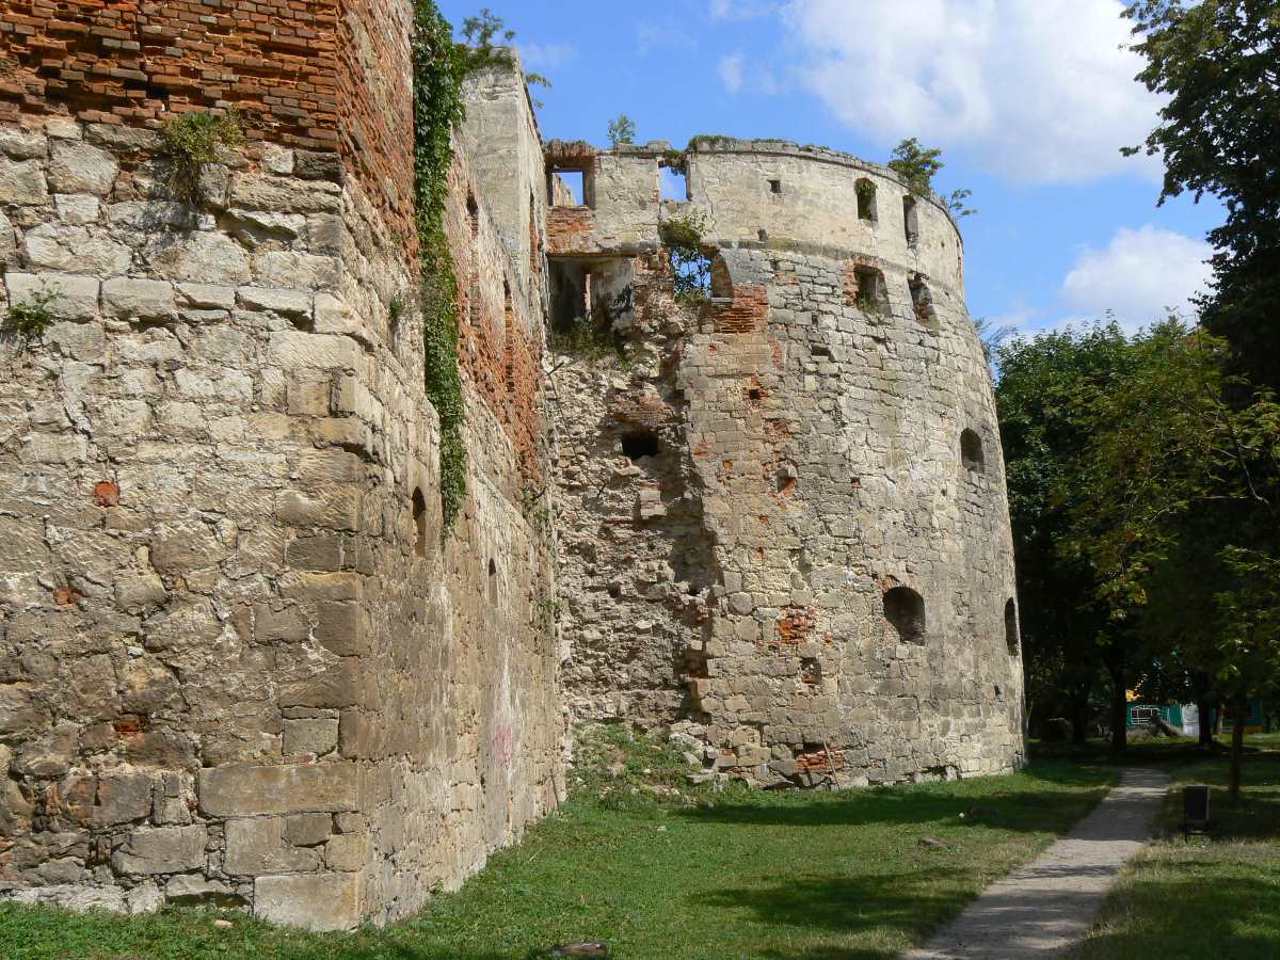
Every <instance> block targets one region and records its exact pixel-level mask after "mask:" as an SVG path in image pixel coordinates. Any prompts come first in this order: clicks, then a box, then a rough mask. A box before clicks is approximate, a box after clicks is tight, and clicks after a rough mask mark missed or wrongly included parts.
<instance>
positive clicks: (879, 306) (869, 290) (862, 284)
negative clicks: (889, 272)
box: [853, 267, 889, 313]
mask: <svg viewBox="0 0 1280 960" xmlns="http://www.w3.org/2000/svg"><path fill="white" fill-rule="evenodd" d="M853 274H854V277H855V278H856V279H857V282H858V292H857V295H856V297H855V298H854V299H855V302H856V303H857V305H858V309H860V310H862V311H864V312H867V313H884V312H886V311H887V310H888V309H889V291H888V288H887V287H886V285H885V282H884V274H883V273H881V272H880V271H879V270H877V269H876V268H875V267H856V268H854V271H853Z"/></svg>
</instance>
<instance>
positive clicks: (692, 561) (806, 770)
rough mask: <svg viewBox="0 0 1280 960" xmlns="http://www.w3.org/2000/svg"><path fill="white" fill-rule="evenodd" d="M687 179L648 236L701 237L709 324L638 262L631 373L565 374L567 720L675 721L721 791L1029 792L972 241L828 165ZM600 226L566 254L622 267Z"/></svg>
mask: <svg viewBox="0 0 1280 960" xmlns="http://www.w3.org/2000/svg"><path fill="white" fill-rule="evenodd" d="M553 148H554V145H553ZM613 159H614V158H612V157H611V156H609V155H605V156H602V157H600V158H599V160H598V163H597V169H606V168H608V167H609V166H610V164H611V163H612V161H613ZM657 162H658V161H657V156H656V155H655V156H653V158H652V159H651V160H650V163H651V164H652V166H653V167H654V168H655V171H656V165H657ZM688 164H689V171H690V173H689V176H690V192H691V195H692V200H691V202H690V203H688V204H670V203H663V204H661V205H654V206H651V207H650V208H649V210H648V213H647V216H648V218H649V220H650V222H651V223H653V224H654V228H653V230H654V233H656V224H657V222H658V220H659V219H660V218H661V217H664V216H681V215H683V214H685V213H687V212H689V211H696V212H697V213H698V214H699V215H701V216H702V217H703V218H705V220H706V222H707V224H708V227H707V230H706V232H705V234H704V236H705V237H706V238H707V240H708V242H709V243H710V244H711V245H712V246H715V247H718V248H719V252H718V254H717V259H716V263H715V265H714V271H713V289H712V294H713V296H712V299H711V300H710V301H709V302H707V303H706V304H704V305H703V306H702V307H701V308H694V307H691V306H689V305H687V304H684V305H682V304H679V303H676V302H674V301H673V299H672V298H671V296H670V293H669V291H670V283H671V281H670V278H669V277H664V276H662V272H663V258H662V256H661V254H660V253H658V254H646V253H640V254H638V255H637V254H636V253H635V252H634V250H632V249H630V248H623V249H620V250H616V251H614V258H615V259H619V260H622V261H625V262H628V263H630V264H631V265H632V267H631V269H632V276H633V277H634V283H633V286H632V292H633V293H634V303H635V308H634V313H633V314H631V315H628V316H626V317H625V318H623V320H624V322H623V323H622V324H620V325H618V327H619V328H620V329H625V330H627V331H628V349H629V351H630V354H629V356H630V358H631V364H630V366H629V367H628V368H626V369H624V368H620V367H617V366H612V365H610V364H609V363H608V362H605V363H603V364H600V363H599V362H597V364H596V365H595V366H593V365H591V364H589V363H585V362H580V361H575V360H574V359H573V358H572V357H568V356H566V357H563V358H559V360H558V362H560V363H563V364H564V366H563V367H562V368H561V372H559V373H558V374H557V377H558V378H562V377H567V378H569V380H570V382H569V386H568V388H564V387H561V386H560V385H559V384H557V390H556V396H557V398H558V401H559V403H560V405H561V417H562V420H563V422H564V423H566V424H574V425H575V426H571V427H566V428H565V430H564V431H563V432H562V435H561V450H560V461H561V463H562V464H567V465H568V471H569V472H568V473H564V472H563V471H562V474H563V483H562V490H561V493H560V496H561V503H562V509H561V516H562V518H563V520H562V529H561V539H562V544H563V545H564V557H565V562H564V567H563V570H562V583H563V584H564V590H563V592H564V594H565V608H566V620H565V624H564V629H565V632H566V635H567V638H568V641H569V643H570V646H571V649H572V651H573V656H572V658H571V660H570V663H569V664H568V665H567V672H566V677H567V680H568V686H569V697H570V702H571V703H572V705H573V707H574V709H575V710H577V711H578V712H579V713H581V714H583V715H586V716H607V715H610V714H612V715H614V716H625V717H629V718H631V719H634V720H639V721H642V722H648V723H659V722H660V723H667V724H674V725H675V727H676V729H679V730H682V731H684V732H685V733H688V734H691V735H693V736H695V737H697V738H699V739H700V740H701V741H702V742H703V743H704V745H705V750H706V760H707V765H708V769H709V770H715V771H720V772H729V773H733V774H735V775H739V776H743V777H745V778H747V779H748V780H750V781H752V782H756V783H762V784H770V783H775V782H777V783H783V782H790V783H798V784H816V783H828V782H835V783H837V784H857V783H867V782H892V781H897V780H904V779H912V778H920V777H926V778H927V777H954V776H969V775H975V774H979V773H988V772H998V771H1003V770H1008V769H1011V768H1012V767H1014V766H1016V765H1017V764H1018V763H1020V761H1021V756H1022V741H1021V732H1020V717H1021V696H1022V680H1021V659H1020V653H1019V649H1018V645H1017V637H1016V602H1015V601H1014V599H1013V583H1014V581H1013V556H1012V542H1011V536H1010V532H1009V525H1008V508H1007V502H1006V499H1005V492H1004V476H1003V463H1002V460H1001V456H1000V448H999V439H998V431H997V428H996V418H995V409H994V402H993V399H992V392H991V384H990V380H989V377H988V374H987V370H986V366H985V363H984V360H983V356H982V351H981V345H980V344H979V342H978V339H977V336H976V333H975V332H974V330H973V326H972V323H971V322H970V320H969V317H968V314H967V312H966V310H965V307H964V299H963V274H962V264H961V262H960V258H959V250H960V239H959V235H958V233H957V232H956V230H955V227H954V224H952V222H951V220H950V218H949V216H948V215H947V214H946V212H945V211H944V210H943V209H942V207H941V206H940V205H938V204H937V203H936V202H935V201H933V200H930V199H926V198H916V199H915V200H914V203H915V208H916V209H915V214H916V216H915V220H914V222H913V223H912V224H911V226H912V228H913V230H912V232H913V234H914V235H913V236H912V237H910V238H909V237H908V236H907V232H908V231H907V224H906V222H905V221H904V210H905V208H904V205H903V198H904V197H906V196H907V191H906V190H905V189H904V188H903V186H902V185H901V184H899V183H898V182H897V180H896V178H894V177H893V176H892V175H891V174H890V173H889V172H888V171H886V170H884V169H883V168H877V167H874V166H872V165H866V164H862V163H861V162H859V161H856V160H854V159H853V158H848V157H842V156H840V155H834V154H830V153H828V152H827V151H813V150H808V149H801V148H797V147H794V146H793V145H783V144H777V143H773V142H764V143H759V144H753V143H741V142H731V143H729V144H715V145H712V146H709V147H703V146H699V147H698V149H697V150H696V151H695V152H694V153H692V154H691V155H690V157H689V159H688ZM859 179H867V180H869V181H871V182H872V183H873V184H874V185H875V188H876V189H875V192H876V201H877V203H876V209H875V219H874V220H870V219H867V218H866V213H867V211H866V210H865V208H864V210H862V211H860V210H859V206H858V202H857V193H856V183H857V181H858V180H859ZM633 184H634V188H635V192H634V195H633V197H632V200H633V201H634V203H636V204H642V203H643V202H644V200H645V199H646V197H647V187H642V186H641V178H639V177H635V178H633ZM596 201H597V207H595V208H593V209H591V210H589V211H588V212H589V215H590V216H589V218H588V217H583V216H581V215H580V211H579V210H578V209H577V208H568V209H566V210H565V211H564V213H563V214H562V219H561V221H560V222H561V225H562V226H565V225H568V224H571V223H573V222H575V221H576V222H579V223H581V222H584V221H586V220H588V219H589V220H590V221H591V225H590V231H589V232H576V233H575V232H574V231H572V230H568V229H562V230H560V231H559V232H558V233H557V232H556V230H555V227H556V223H557V221H556V213H557V211H555V210H553V211H552V227H553V238H554V241H555V242H553V244H552V252H553V253H556V254H559V255H560V256H561V257H563V258H565V259H573V258H576V257H582V256H586V255H590V256H591V257H595V258H597V259H596V261H595V262H596V264H597V265H596V266H595V267H594V268H593V269H594V270H596V271H599V270H601V269H602V266H601V264H603V263H604V262H605V261H603V260H601V259H599V258H601V257H604V256H607V254H608V252H609V250H608V241H607V240H606V239H605V238H607V237H609V236H611V235H612V234H611V231H612V230H613V226H612V224H610V223H606V222H604V216H605V214H604V211H603V210H602V208H601V207H600V206H599V203H600V197H599V195H598V194H597V196H596ZM614 202H617V201H616V199H615V201H614ZM622 205H623V206H625V203H624V204H622ZM860 213H861V214H862V216H860ZM626 229H630V227H627V228H626ZM610 269H611V270H612V269H615V268H613V267H610ZM867 271H871V272H872V273H873V274H874V277H873V278H870V279H869V278H868V275H867ZM664 286H665V288H666V290H667V293H666V294H665V295H664V294H663V293H662V292H661V291H662V288H663V287H664ZM637 431H639V432H647V433H648V435H650V436H651V438H652V439H653V440H654V441H656V443H655V444H654V445H653V447H651V448H650V449H648V450H645V449H643V448H637V447H636V446H635V444H634V437H635V434H636V432H637ZM966 431H970V432H971V435H969V436H967V437H966V439H965V440H964V441H963V442H962V435H963V434H965V432H966ZM974 441H976V443H977V452H976V453H975V450H974V445H973V444H974ZM628 446H630V447H631V452H632V454H633V455H632V456H628V455H627V453H628ZM636 453H639V454H640V455H639V456H636V455H634V454H636ZM601 513H603V517H601V516H600V514H601ZM895 588H905V589H906V590H907V591H912V592H913V594H914V599H915V601H918V603H919V604H921V605H922V607H923V612H922V613H920V612H919V611H917V610H916V609H915V608H914V607H913V608H912V610H911V611H910V612H909V615H907V616H906V617H903V616H902V615H901V614H902V611H901V610H900V609H899V608H898V607H896V606H895V604H897V603H898V601H899V600H901V599H902V598H903V597H904V596H909V595H908V594H905V593H904V591H902V590H895ZM632 624H637V625H639V626H641V627H642V628H643V629H641V630H639V631H635V632H632V631H631V630H630V625H632ZM611 649H615V650H618V652H619V656H618V657H616V658H611V657H610V656H609V651H610V650H611Z"/></svg>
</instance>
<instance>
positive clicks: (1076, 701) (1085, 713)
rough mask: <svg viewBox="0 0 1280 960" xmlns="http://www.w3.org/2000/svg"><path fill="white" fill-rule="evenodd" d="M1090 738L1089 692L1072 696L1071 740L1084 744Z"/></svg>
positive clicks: (1077, 744) (1077, 743)
mask: <svg viewBox="0 0 1280 960" xmlns="http://www.w3.org/2000/svg"><path fill="white" fill-rule="evenodd" d="M1088 739H1089V694H1088V692H1086V693H1085V695H1084V696H1083V697H1080V696H1075V697H1072V698H1071V742H1072V743H1074V744H1076V746H1084V744H1085V743H1086V742H1087V741H1088Z"/></svg>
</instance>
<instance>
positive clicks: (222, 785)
mask: <svg viewBox="0 0 1280 960" xmlns="http://www.w3.org/2000/svg"><path fill="white" fill-rule="evenodd" d="M198 793H199V796H200V809H201V810H202V811H203V812H204V813H206V814H208V815H210V816H214V817H249V816H259V815H267V814H279V813H312V812H321V811H328V812H336V811H339V810H354V809H356V801H357V794H356V768H355V766H353V765H352V764H348V763H320V764H307V765H298V764H284V765H280V766H274V767H260V766H226V767H218V768H215V769H211V770H201V771H200V784H199V789H198Z"/></svg>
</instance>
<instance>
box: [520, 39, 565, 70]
mask: <svg viewBox="0 0 1280 960" xmlns="http://www.w3.org/2000/svg"><path fill="white" fill-rule="evenodd" d="M577 55H578V48H577V47H575V46H574V45H573V44H572V43H522V44H520V59H521V60H523V61H524V64H525V66H526V67H529V68H531V69H533V70H554V69H556V68H557V67H562V66H564V65H565V64H566V63H568V62H569V61H570V60H572V59H573V58H574V57H576V56H577Z"/></svg>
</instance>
